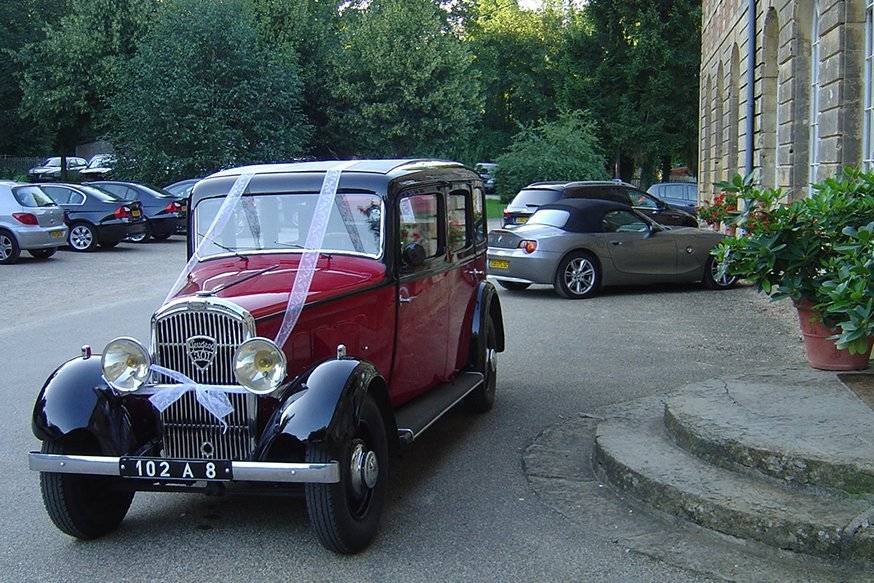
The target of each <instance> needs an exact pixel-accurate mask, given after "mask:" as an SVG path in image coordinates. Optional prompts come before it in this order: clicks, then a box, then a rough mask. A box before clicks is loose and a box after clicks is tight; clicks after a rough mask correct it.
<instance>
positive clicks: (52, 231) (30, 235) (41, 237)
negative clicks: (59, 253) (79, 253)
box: [14, 225, 67, 250]
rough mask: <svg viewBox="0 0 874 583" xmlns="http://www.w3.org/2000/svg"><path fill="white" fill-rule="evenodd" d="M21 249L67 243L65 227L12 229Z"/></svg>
mask: <svg viewBox="0 0 874 583" xmlns="http://www.w3.org/2000/svg"><path fill="white" fill-rule="evenodd" d="M14 234H15V239H16V240H17V241H18V246H19V247H20V248H22V249H25V250H27V249H51V248H53V247H63V246H65V245H66V244H67V227H65V226H63V225H62V226H60V227H29V228H24V229H16V230H15V231H14Z"/></svg>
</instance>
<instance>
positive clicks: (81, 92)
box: [18, 0, 157, 152]
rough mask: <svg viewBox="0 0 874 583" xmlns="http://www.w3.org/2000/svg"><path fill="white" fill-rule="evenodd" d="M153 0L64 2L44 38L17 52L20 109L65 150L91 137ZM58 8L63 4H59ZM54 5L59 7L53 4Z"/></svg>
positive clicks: (74, 0)
mask: <svg viewBox="0 0 874 583" xmlns="http://www.w3.org/2000/svg"><path fill="white" fill-rule="evenodd" d="M156 2H157V0H70V5H69V10H68V11H67V12H66V14H64V16H63V17H61V19H60V20H59V21H58V23H57V24H56V25H49V26H48V27H47V28H46V34H45V38H43V39H42V40H39V41H36V42H32V43H29V44H27V45H26V46H24V47H23V48H22V49H21V51H20V52H19V54H18V60H19V64H20V67H21V71H22V77H21V90H22V94H23V95H22V101H21V111H22V113H23V114H24V116H25V118H26V119H27V120H29V121H30V122H31V123H33V124H36V125H37V126H41V127H43V128H45V129H46V130H48V131H49V132H51V133H52V135H53V136H54V142H55V144H54V145H55V146H56V147H58V148H60V149H61V150H62V151H67V152H69V151H70V150H72V148H73V147H74V146H75V145H76V144H78V143H79V142H80V141H81V140H83V139H84V138H86V137H93V136H94V135H95V134H96V132H97V131H98V128H96V127H95V122H96V121H97V120H98V119H99V118H100V116H101V113H102V112H103V110H104V108H105V105H106V100H107V98H108V97H109V96H110V95H112V93H113V91H114V88H115V85H116V76H117V74H118V70H119V67H120V66H121V65H122V64H123V63H124V62H125V61H126V60H127V59H128V58H129V57H130V54H131V53H132V51H133V46H134V44H135V41H136V39H137V38H138V37H139V36H140V35H141V33H142V31H143V28H144V26H145V24H146V23H147V22H148V21H149V18H150V15H151V14H152V12H153V10H154V8H155V4H156ZM61 6H63V5H61ZM59 8H60V7H59Z"/></svg>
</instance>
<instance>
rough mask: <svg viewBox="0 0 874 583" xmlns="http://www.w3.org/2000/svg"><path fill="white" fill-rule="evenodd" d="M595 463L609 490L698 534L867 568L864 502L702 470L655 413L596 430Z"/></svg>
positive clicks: (869, 553)
mask: <svg viewBox="0 0 874 583" xmlns="http://www.w3.org/2000/svg"><path fill="white" fill-rule="evenodd" d="M595 460H596V463H597V464H598V465H599V471H602V472H603V473H604V474H605V475H606V478H607V479H608V480H609V481H610V482H611V483H612V484H613V485H614V486H616V487H618V488H620V489H621V490H623V491H625V492H627V493H628V494H630V495H631V496H633V497H635V498H637V499H638V500H641V501H643V502H646V503H647V504H649V505H651V506H654V507H655V508H657V509H659V510H661V511H664V512H668V513H671V514H673V515H676V516H679V517H681V518H684V519H686V520H690V521H692V522H694V523H697V524H699V525H701V526H704V527H706V528H710V529H713V530H716V531H720V532H723V533H726V534H729V535H732V536H735V537H739V538H746V539H753V540H757V541H759V542H762V543H765V544H768V545H771V546H774V547H777V548H780V549H787V550H791V551H795V552H801V553H807V554H812V555H819V556H824V557H831V558H835V557H839V558H843V559H849V560H853V561H856V562H865V563H867V562H871V561H874V536H872V534H874V533H872V529H868V528H867V526H868V517H867V516H866V512H867V511H868V510H869V508H870V505H869V504H868V502H867V501H866V500H864V499H861V498H858V497H850V496H846V495H838V494H834V493H832V494H830V493H821V492H813V491H809V490H806V489H801V488H789V487H786V486H784V485H781V484H779V483H776V482H774V481H771V480H761V479H757V478H755V477H753V476H750V475H746V474H740V473H736V472H732V471H730V470H727V469H724V468H720V467H716V466H713V465H710V464H708V463H706V462H704V461H703V460H701V459H699V458H697V457H695V456H694V455H692V454H690V453H689V452H687V451H685V450H683V449H682V448H680V447H679V446H677V445H676V444H675V443H674V442H673V441H672V439H671V438H670V436H669V435H668V434H667V431H666V429H665V427H664V425H663V423H662V417H661V415H660V414H659V413H658V412H653V413H649V414H648V415H647V416H646V417H641V418H639V419H633V418H624V419H616V420H609V421H606V422H604V423H601V424H600V425H599V426H598V429H597V432H596V442H595Z"/></svg>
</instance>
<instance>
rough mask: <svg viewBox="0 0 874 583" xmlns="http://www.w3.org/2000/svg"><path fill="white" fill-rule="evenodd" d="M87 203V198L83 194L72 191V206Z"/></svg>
mask: <svg viewBox="0 0 874 583" xmlns="http://www.w3.org/2000/svg"><path fill="white" fill-rule="evenodd" d="M84 202H85V196H84V195H83V194H82V193H81V192H76V191H72V190H71V191H70V204H82V203H84Z"/></svg>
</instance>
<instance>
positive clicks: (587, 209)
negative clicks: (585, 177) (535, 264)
mask: <svg viewBox="0 0 874 583" xmlns="http://www.w3.org/2000/svg"><path fill="white" fill-rule="evenodd" d="M550 209H554V210H563V211H567V212H568V214H569V215H570V216H569V217H568V221H567V224H566V225H565V226H564V230H566V231H571V232H573V233H600V232H601V228H602V227H601V221H602V220H603V218H604V215H606V214H607V213H609V212H611V211H631V212H634V209H632V208H631V206H630V205H627V204H621V203H618V202H613V201H610V200H601V199H592V198H565V199H562V200H561V201H559V202H554V203H552V204H545V205H543V206H542V207H540V208H538V209H537V212H540V211H543V210H550ZM635 214H637V213H635Z"/></svg>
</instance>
